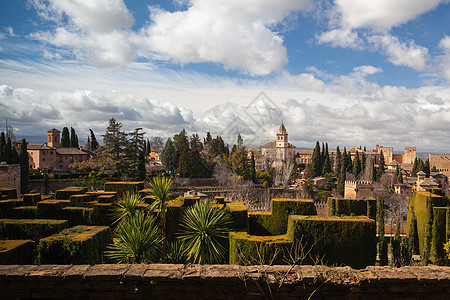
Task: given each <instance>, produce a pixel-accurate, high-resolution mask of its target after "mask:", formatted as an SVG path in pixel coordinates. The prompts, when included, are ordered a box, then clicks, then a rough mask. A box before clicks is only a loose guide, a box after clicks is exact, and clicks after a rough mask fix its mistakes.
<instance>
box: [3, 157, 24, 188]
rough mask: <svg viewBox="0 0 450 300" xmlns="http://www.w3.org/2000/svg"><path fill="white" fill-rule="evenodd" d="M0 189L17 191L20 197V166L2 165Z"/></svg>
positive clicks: (4, 163)
mask: <svg viewBox="0 0 450 300" xmlns="http://www.w3.org/2000/svg"><path fill="white" fill-rule="evenodd" d="M0 188H13V189H16V191H17V193H18V194H19V195H20V193H21V191H20V165H19V164H11V165H8V164H6V162H2V163H0Z"/></svg>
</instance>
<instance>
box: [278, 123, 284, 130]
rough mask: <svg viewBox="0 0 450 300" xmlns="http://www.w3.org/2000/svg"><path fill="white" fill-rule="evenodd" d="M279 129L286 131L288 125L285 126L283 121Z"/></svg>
mask: <svg viewBox="0 0 450 300" xmlns="http://www.w3.org/2000/svg"><path fill="white" fill-rule="evenodd" d="M278 130H282V131H286V127H284V124H283V122H281V126H280V129H278Z"/></svg>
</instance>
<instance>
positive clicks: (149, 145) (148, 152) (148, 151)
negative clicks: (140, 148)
mask: <svg viewBox="0 0 450 300" xmlns="http://www.w3.org/2000/svg"><path fill="white" fill-rule="evenodd" d="M146 152H147V154H150V153H151V152H152V146H151V143H150V141H149V140H148V139H147V149H146Z"/></svg>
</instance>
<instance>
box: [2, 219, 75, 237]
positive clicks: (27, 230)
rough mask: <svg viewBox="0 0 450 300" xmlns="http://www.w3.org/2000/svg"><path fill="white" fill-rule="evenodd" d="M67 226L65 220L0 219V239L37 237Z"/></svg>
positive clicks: (58, 230)
mask: <svg viewBox="0 0 450 300" xmlns="http://www.w3.org/2000/svg"><path fill="white" fill-rule="evenodd" d="M67 227H68V224H67V221H66V220H43V219H19V220H15V219H0V239H31V240H34V241H36V242H37V241H38V240H39V239H41V238H43V237H46V236H49V235H52V234H55V233H58V232H60V231H61V230H63V229H66V228H67Z"/></svg>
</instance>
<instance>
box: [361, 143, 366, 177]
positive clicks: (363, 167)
mask: <svg viewBox="0 0 450 300" xmlns="http://www.w3.org/2000/svg"><path fill="white" fill-rule="evenodd" d="M364 148H365V147H364ZM365 170H366V154H365V153H364V152H363V153H362V155H361V172H363V173H364V171H365Z"/></svg>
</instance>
